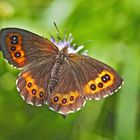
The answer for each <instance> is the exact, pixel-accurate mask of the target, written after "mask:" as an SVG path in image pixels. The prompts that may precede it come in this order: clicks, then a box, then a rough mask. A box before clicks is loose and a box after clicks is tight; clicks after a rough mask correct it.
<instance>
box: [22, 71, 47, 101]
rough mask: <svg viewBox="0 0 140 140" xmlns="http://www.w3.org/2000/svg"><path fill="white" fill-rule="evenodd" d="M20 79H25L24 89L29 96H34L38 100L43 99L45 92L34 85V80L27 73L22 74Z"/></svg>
mask: <svg viewBox="0 0 140 140" xmlns="http://www.w3.org/2000/svg"><path fill="white" fill-rule="evenodd" d="M22 77H23V78H24V79H25V82H26V89H27V91H28V92H29V93H30V95H31V96H35V97H37V98H39V99H43V98H44V97H45V90H44V89H43V88H42V87H40V86H38V85H37V84H36V83H35V80H34V79H33V78H32V76H31V75H30V73H29V72H26V73H24V74H23V75H22Z"/></svg>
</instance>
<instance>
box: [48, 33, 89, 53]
mask: <svg viewBox="0 0 140 140" xmlns="http://www.w3.org/2000/svg"><path fill="white" fill-rule="evenodd" d="M73 39H74V38H73V36H72V34H71V33H70V34H69V35H68V36H66V34H65V35H64V37H63V38H62V39H61V38H59V39H58V40H57V39H55V38H54V37H52V36H51V39H50V40H51V42H52V43H54V44H55V45H56V46H57V47H58V49H59V50H65V51H66V50H67V53H79V52H81V50H82V49H83V48H84V45H80V46H77V45H76V44H72V42H73ZM64 48H65V49H64ZM83 54H85V55H86V54H87V52H86V53H85V52H83Z"/></svg>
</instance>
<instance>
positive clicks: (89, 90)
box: [84, 70, 114, 94]
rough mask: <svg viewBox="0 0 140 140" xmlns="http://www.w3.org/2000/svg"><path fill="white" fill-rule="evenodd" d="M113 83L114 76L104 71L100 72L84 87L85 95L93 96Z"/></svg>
mask: <svg viewBox="0 0 140 140" xmlns="http://www.w3.org/2000/svg"><path fill="white" fill-rule="evenodd" d="M113 83H114V75H113V74H112V73H110V72H108V71H106V70H104V71H102V72H101V73H100V74H99V75H98V77H97V78H96V79H95V80H90V81H89V82H88V83H87V84H86V85H85V86H84V93H85V94H95V93H97V92H99V91H101V90H103V89H106V88H107V87H110V86H111V85H112V84H113Z"/></svg>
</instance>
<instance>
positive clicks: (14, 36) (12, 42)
mask: <svg viewBox="0 0 140 140" xmlns="http://www.w3.org/2000/svg"><path fill="white" fill-rule="evenodd" d="M10 40H11V42H10V43H11V44H18V36H16V35H13V36H11V37H10Z"/></svg>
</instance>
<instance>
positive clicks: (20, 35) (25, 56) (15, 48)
mask: <svg viewBox="0 0 140 140" xmlns="http://www.w3.org/2000/svg"><path fill="white" fill-rule="evenodd" d="M0 48H1V50H2V52H3V56H4V58H5V59H6V60H7V61H8V62H9V63H10V64H11V65H13V66H14V67H17V68H23V67H25V66H26V65H27V64H29V63H30V62H32V61H36V60H37V59H43V57H46V55H47V56H49V55H52V54H56V53H57V52H58V49H57V47H56V46H55V45H54V44H53V43H51V42H50V41H49V40H47V39H45V38H43V37H40V36H38V35H36V34H34V33H31V32H29V31H26V30H23V29H18V28H5V29H2V30H1V31H0Z"/></svg>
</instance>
